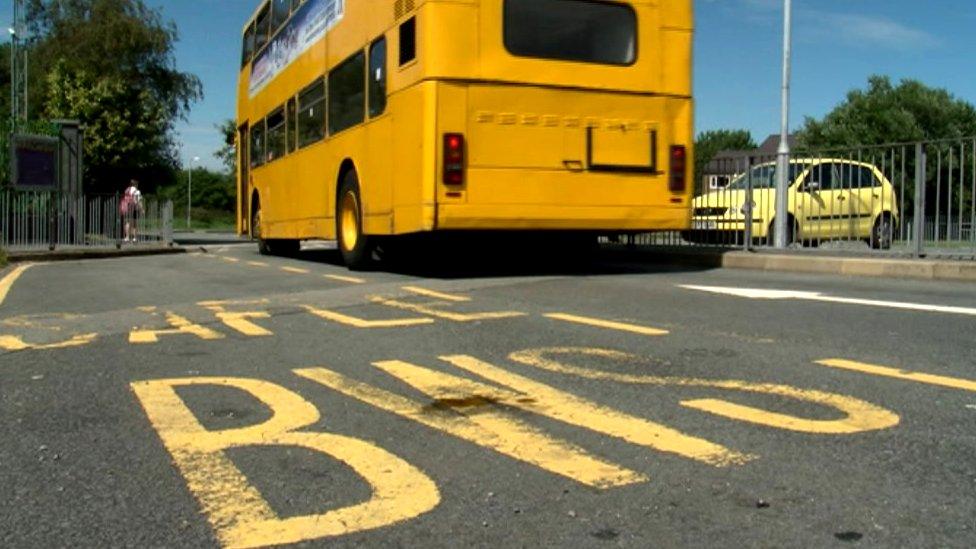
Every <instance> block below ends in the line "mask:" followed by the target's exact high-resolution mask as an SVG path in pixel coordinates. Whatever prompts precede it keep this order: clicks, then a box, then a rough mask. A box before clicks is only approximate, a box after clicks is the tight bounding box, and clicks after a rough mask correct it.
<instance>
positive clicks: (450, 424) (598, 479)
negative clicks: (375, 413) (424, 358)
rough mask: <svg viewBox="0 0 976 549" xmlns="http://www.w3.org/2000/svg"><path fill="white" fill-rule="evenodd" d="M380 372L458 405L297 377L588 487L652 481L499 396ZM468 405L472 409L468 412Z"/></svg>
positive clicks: (410, 370) (413, 372) (400, 365)
mask: <svg viewBox="0 0 976 549" xmlns="http://www.w3.org/2000/svg"><path fill="white" fill-rule="evenodd" d="M375 366H377V367H378V368H380V369H382V370H384V371H386V372H389V373H390V374H392V375H394V376H396V377H398V378H400V379H402V380H403V381H405V382H407V383H408V384H410V385H412V386H414V387H416V388H418V389H420V390H421V391H424V392H427V393H428V394H430V395H431V396H432V397H434V398H436V399H438V401H437V402H442V403H443V402H457V403H459V404H457V405H453V406H452V405H450V404H446V405H445V406H444V407H443V409H441V410H438V409H436V408H432V407H430V406H424V405H423V404H421V403H419V402H417V401H414V400H412V399H409V398H405V397H402V396H399V395H396V394H393V393H390V392H387V391H384V390H382V389H377V388H375V387H372V386H370V385H367V384H365V383H361V382H358V381H355V380H353V379H350V378H347V377H345V376H343V375H342V374H340V373H338V372H334V371H332V370H327V369H325V368H312V369H306V370H295V373H296V374H298V375H299V376H302V377H304V378H307V379H310V380H312V381H315V382H317V383H320V384H322V385H324V386H326V387H329V388H330V389H333V390H335V391H338V392H340V393H342V394H345V395H347V396H350V397H352V398H355V399H357V400H361V401H363V402H365V403H367V404H369V405H371V406H375V407H377V408H379V409H381V410H385V411H387V412H390V413H394V414H396V415H399V416H402V417H404V418H407V419H410V420H412V421H416V422H417V423H420V424H422V425H426V426H427V427H432V428H434V429H437V430H439V431H442V432H445V433H447V434H450V435H452V436H455V437H458V438H460V439H462V440H467V441H468V442H472V443H474V444H477V445H479V446H482V447H485V448H488V449H490V450H494V451H496V452H498V453H500V454H503V455H506V456H509V457H511V458H513V459H517V460H519V461H523V462H525V463H529V464H532V465H535V466H538V467H541V468H542V469H545V470H547V471H549V472H552V473H554V474H558V475H560V476H564V477H567V478H570V479H572V480H575V481H577V482H580V483H582V484H585V485H587V486H593V487H595V488H603V489H606V488H613V487H617V486H626V485H629V484H635V483H638V482H644V481H646V480H647V478H646V477H644V476H643V475H641V474H640V473H637V472H634V471H630V470H628V469H626V468H623V467H620V466H617V465H614V464H613V463H610V462H607V461H604V460H601V459H600V458H598V457H595V456H593V455H591V454H589V453H588V452H586V450H583V449H582V448H579V447H577V446H575V445H573V444H571V443H569V442H566V441H562V440H559V439H555V438H553V437H550V436H548V435H546V434H545V433H543V432H542V431H540V430H538V429H536V428H535V427H532V426H531V425H528V424H526V423H524V422H523V421H521V420H520V419H519V418H518V417H517V416H513V415H512V414H511V413H507V412H505V411H504V409H503V408H501V407H499V406H492V405H491V404H490V403H491V402H493V401H494V400H495V399H497V398H499V397H500V396H501V395H500V393H501V391H500V390H497V389H493V388H491V387H486V386H484V385H481V384H478V383H474V382H469V381H466V380H463V379H461V378H457V377H454V376H449V375H446V374H440V373H437V372H433V371H431V370H426V369H424V368H419V367H417V366H413V365H411V364H407V363H404V362H397V361H391V362H380V363H376V364H375ZM463 403H469V404H467V406H465V404H463ZM506 404H507V401H506Z"/></svg>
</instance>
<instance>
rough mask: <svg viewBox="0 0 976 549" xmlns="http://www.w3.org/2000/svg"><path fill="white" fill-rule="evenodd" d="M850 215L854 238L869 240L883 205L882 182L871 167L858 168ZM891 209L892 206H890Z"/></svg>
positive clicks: (852, 191)
mask: <svg viewBox="0 0 976 549" xmlns="http://www.w3.org/2000/svg"><path fill="white" fill-rule="evenodd" d="M852 183H853V187H854V188H853V189H852V190H851V204H850V214H851V222H852V223H853V225H854V229H853V233H854V234H853V235H852V236H853V237H854V238H868V237H870V235H871V228H872V224H873V222H874V217H875V212H880V211H881V210H882V209H883V207H884V205H883V204H882V195H881V190H882V188H881V181H880V180H879V179H878V177H877V175H876V174H875V171H874V168H872V167H870V166H858V167H857V175H856V179H855V180H854V181H853V182H852ZM888 207H889V208H890V207H891V205H890V204H889V205H888Z"/></svg>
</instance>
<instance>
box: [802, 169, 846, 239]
mask: <svg viewBox="0 0 976 549" xmlns="http://www.w3.org/2000/svg"><path fill="white" fill-rule="evenodd" d="M836 179H837V165H836V164H834V163H832V162H820V163H817V164H813V165H812V166H811V168H810V169H809V170H808V171H807V172H806V174H805V175H804V176H803V177H802V180H801V181H800V182H799V183H798V185H799V187H798V192H797V201H796V206H795V212H794V215H795V216H796V219H797V222H798V223H799V225H800V235H799V236H800V238H802V239H804V240H814V239H823V238H829V227H830V223H831V220H832V218H833V217H834V215H836V212H835V211H836V209H837V207H838V204H837V202H838V201H837V200H836V197H835V195H834V185H835V181H836Z"/></svg>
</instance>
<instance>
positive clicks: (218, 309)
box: [198, 299, 274, 337]
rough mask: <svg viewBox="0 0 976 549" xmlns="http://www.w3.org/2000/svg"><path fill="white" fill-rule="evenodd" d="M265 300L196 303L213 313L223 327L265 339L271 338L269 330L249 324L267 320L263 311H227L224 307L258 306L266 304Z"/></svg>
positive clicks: (266, 314)
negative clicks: (254, 321) (258, 320)
mask: <svg viewBox="0 0 976 549" xmlns="http://www.w3.org/2000/svg"><path fill="white" fill-rule="evenodd" d="M267 303H268V300H267V299H261V300H254V301H202V302H200V303H198V305H200V306H201V307H204V308H206V309H209V310H210V311H213V313H214V315H215V316H216V317H217V320H220V321H221V322H223V323H224V325H225V326H227V327H228V328H231V329H233V330H235V331H237V332H240V333H242V334H244V335H246V336H249V337H266V336H272V335H274V333H272V332H271V331H270V330H267V329H265V328H263V327H261V326H258V325H257V324H255V323H253V322H251V321H252V320H257V319H268V318H271V315H270V314H268V313H267V312H265V311H228V310H227V309H226V306H228V305H259V304H262V305H263V304H267Z"/></svg>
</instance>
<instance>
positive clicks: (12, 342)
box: [0, 334, 98, 351]
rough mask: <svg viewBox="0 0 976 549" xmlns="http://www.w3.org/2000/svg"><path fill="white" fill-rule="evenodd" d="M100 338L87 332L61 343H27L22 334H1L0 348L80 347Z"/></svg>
mask: <svg viewBox="0 0 976 549" xmlns="http://www.w3.org/2000/svg"><path fill="white" fill-rule="evenodd" d="M97 338H98V334H85V335H79V336H75V337H72V338H71V339H69V340H67V341H61V342H59V343H48V344H46V345H38V344H33V343H27V342H25V341H24V339H23V338H21V337H20V336H10V335H0V349H3V350H5V351H27V350H31V351H48V350H51V349H67V348H69V347H80V346H82V345H88V344H89V343H91V342H93V341H95V339H97Z"/></svg>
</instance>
